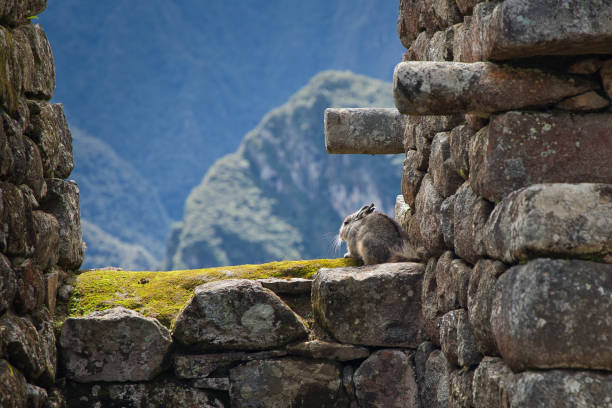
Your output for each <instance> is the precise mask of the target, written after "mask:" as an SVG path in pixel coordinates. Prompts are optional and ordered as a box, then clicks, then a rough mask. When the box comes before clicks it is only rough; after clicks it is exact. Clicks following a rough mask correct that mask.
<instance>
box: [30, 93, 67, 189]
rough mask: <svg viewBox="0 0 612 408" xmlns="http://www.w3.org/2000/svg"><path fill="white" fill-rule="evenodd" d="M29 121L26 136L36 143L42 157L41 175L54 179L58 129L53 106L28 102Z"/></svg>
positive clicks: (56, 161) (38, 102)
mask: <svg viewBox="0 0 612 408" xmlns="http://www.w3.org/2000/svg"><path fill="white" fill-rule="evenodd" d="M28 109H29V111H30V120H29V122H28V126H27V128H26V130H25V132H26V135H27V136H28V137H30V138H31V139H32V140H34V141H35V142H36V144H37V145H38V147H39V148H40V154H41V157H42V166H43V174H44V176H45V177H46V178H52V177H54V173H55V168H56V167H57V165H58V162H59V154H60V129H59V124H58V121H57V113H56V111H55V109H54V106H53V105H51V104H50V103H49V102H46V101H28Z"/></svg>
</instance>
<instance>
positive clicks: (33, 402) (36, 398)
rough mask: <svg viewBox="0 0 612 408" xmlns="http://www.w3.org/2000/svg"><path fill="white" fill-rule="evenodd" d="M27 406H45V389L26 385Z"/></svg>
mask: <svg viewBox="0 0 612 408" xmlns="http://www.w3.org/2000/svg"><path fill="white" fill-rule="evenodd" d="M26 393H27V397H28V408H47V407H48V405H47V404H48V403H49V396H48V394H47V390H45V389H44V388H40V387H37V386H35V385H32V384H28V385H27V391H26Z"/></svg>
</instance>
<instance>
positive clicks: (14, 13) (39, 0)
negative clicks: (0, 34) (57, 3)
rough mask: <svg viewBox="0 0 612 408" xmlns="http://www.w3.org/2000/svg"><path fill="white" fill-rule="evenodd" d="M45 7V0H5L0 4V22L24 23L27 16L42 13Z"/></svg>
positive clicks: (8, 23)
mask: <svg viewBox="0 0 612 408" xmlns="http://www.w3.org/2000/svg"><path fill="white" fill-rule="evenodd" d="M46 7H47V0H5V1H3V2H2V5H0V23H1V24H3V25H4V24H7V25H19V24H25V23H27V21H28V17H30V16H35V15H37V14H40V13H42V12H43V11H44V10H45V8H46Z"/></svg>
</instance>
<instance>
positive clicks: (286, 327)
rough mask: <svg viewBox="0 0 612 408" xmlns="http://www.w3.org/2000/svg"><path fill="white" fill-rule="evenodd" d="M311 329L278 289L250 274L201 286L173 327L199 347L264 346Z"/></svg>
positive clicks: (277, 344)
mask: <svg viewBox="0 0 612 408" xmlns="http://www.w3.org/2000/svg"><path fill="white" fill-rule="evenodd" d="M306 334H307V332H306V327H305V326H304V323H303V322H302V320H301V319H300V317H299V316H297V315H296V314H295V313H294V312H293V311H292V310H291V309H290V308H289V307H288V306H287V305H286V304H285V303H284V302H283V301H282V300H281V299H280V298H279V297H278V296H277V295H276V294H274V292H272V291H271V290H268V289H265V288H264V287H263V286H261V284H260V283H258V282H254V281H250V280H246V279H232V280H225V281H217V282H209V283H205V284H204V285H200V286H198V287H197V288H196V289H195V293H194V296H193V298H192V299H191V300H190V301H189V303H188V304H187V306H185V308H184V309H183V311H182V312H181V313H180V314H179V316H178V317H177V319H176V323H175V325H174V332H173V335H174V337H175V338H176V340H177V341H178V342H179V343H181V344H183V345H185V346H190V347H192V348H197V349H198V350H223V349H225V350H227V349H229V350H265V349H271V348H274V347H280V346H283V345H285V344H287V343H290V342H292V341H295V340H299V339H302V338H304V337H306Z"/></svg>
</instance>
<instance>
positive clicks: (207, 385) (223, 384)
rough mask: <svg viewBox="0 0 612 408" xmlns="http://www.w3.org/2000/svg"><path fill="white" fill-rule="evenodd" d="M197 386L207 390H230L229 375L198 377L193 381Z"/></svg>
mask: <svg viewBox="0 0 612 408" xmlns="http://www.w3.org/2000/svg"><path fill="white" fill-rule="evenodd" d="M191 384H192V385H193V386H194V387H196V388H202V389H205V390H219V391H229V389H230V381H229V378H228V377H220V378H218V377H215V378H198V379H197V380H193V382H192V383H191Z"/></svg>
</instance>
